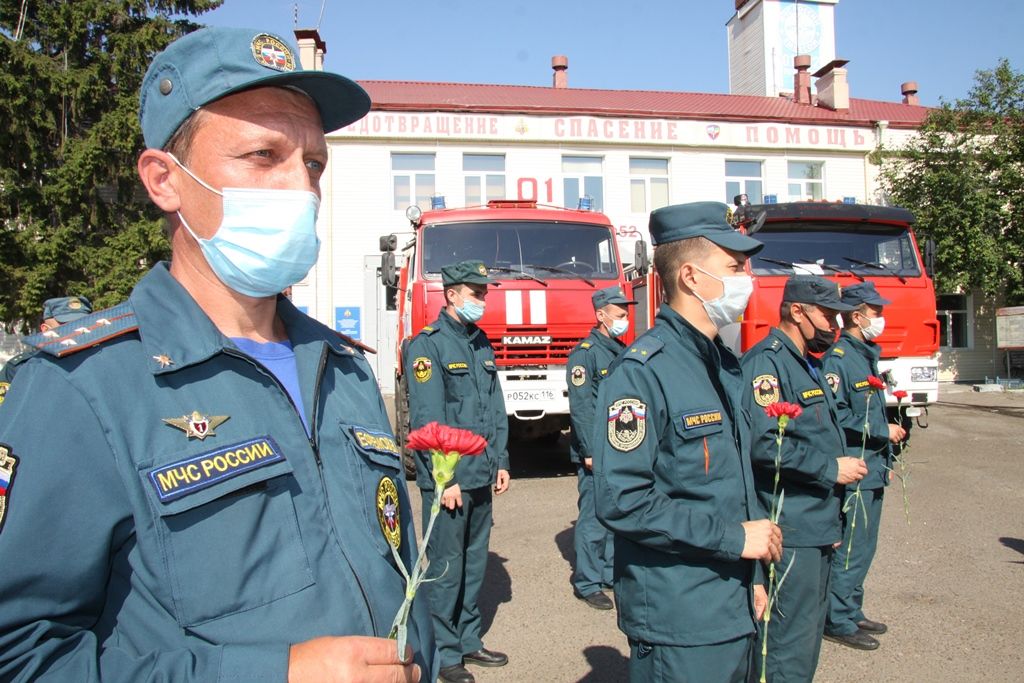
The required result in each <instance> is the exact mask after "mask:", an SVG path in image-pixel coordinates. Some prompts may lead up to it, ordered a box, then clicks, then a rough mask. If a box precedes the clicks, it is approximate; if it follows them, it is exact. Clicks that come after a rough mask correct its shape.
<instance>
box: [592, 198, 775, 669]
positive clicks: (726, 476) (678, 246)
mask: <svg viewBox="0 0 1024 683" xmlns="http://www.w3.org/2000/svg"><path fill="white" fill-rule="evenodd" d="M726 211H727V207H726V205H725V204H722V203H719V202H696V203H693V204H681V205H677V206H668V207H665V208H662V209H658V210H656V211H654V212H652V213H651V219H650V231H651V241H652V242H653V243H654V244H655V245H656V248H655V250H654V266H655V268H656V269H657V272H658V275H659V276H660V277H661V281H662V284H663V286H664V287H665V292H666V301H667V303H665V304H664V305H662V307H661V309H660V310H659V311H658V317H657V320H656V322H655V324H654V327H653V328H651V329H650V330H649V331H648V332H647V333H646V334H644V335H643V336H642V337H640V338H639V339H637V340H636V341H635V342H634V343H633V344H631V345H630V346H629V348H627V349H626V350H625V351H624V352H623V354H622V355H621V356H620V357H619V359H618V360H617V361H616V363H615V365H614V366H613V367H612V370H611V372H610V373H609V375H608V377H607V378H606V379H604V380H602V381H601V384H600V387H599V389H598V397H597V406H598V411H599V412H600V419H597V420H595V425H594V428H593V431H592V432H591V439H592V444H593V448H594V451H593V456H594V478H595V482H596V498H597V514H598V517H599V518H600V520H601V521H602V523H604V524H605V525H606V526H607V527H608V528H609V529H611V530H612V531H613V532H614V533H615V599H616V603H617V607H618V616H619V628H620V629H621V630H622V631H623V633H625V634H626V636H627V637H628V639H629V649H630V660H629V674H630V680H632V681H636V682H638V683H639V682H641V681H642V682H644V683H646V682H648V681H702V682H706V683H717V682H723V683H725V682H728V683H741V682H743V681H746V678H747V674H748V671H749V667H750V653H751V645H752V643H753V634H754V630H755V629H754V625H755V621H756V620H757V619H760V617H761V614H762V613H763V611H764V608H765V605H766V602H767V597H766V594H765V590H764V586H763V583H762V580H761V571H760V567H759V565H758V562H757V560H773V559H778V557H779V553H780V552H781V545H782V533H781V532H780V530H779V528H778V527H777V526H775V525H774V524H772V523H771V522H769V521H768V520H767V519H765V514H764V511H763V510H762V509H761V506H760V505H759V504H758V502H757V499H756V497H755V494H754V484H753V475H752V473H751V471H750V461H749V460H748V457H747V453H748V448H749V446H750V432H749V423H748V419H747V417H746V415H745V414H744V412H743V410H742V407H741V401H742V398H741V393H742V390H743V384H742V375H741V372H740V366H739V362H738V361H737V359H736V357H735V356H734V355H733V353H732V352H731V351H730V350H729V349H728V348H726V347H725V345H724V344H723V343H722V339H721V337H720V336H719V334H718V333H719V330H720V329H721V328H722V327H724V326H726V325H729V324H732V323H734V322H735V321H736V319H737V318H738V317H739V316H740V314H741V313H742V312H743V309H744V308H745V307H746V305H747V299H748V298H749V297H750V294H751V291H752V289H753V287H752V284H751V280H750V276H749V275H747V274H746V273H745V271H744V265H745V263H746V260H747V258H748V256H750V255H751V254H754V253H757V252H758V251H759V250H760V249H761V247H762V244H761V243H760V242H758V241H757V240H754V239H752V238H750V237H747V236H746V235H743V234H741V233H739V232H737V231H735V230H733V229H732V227H731V226H730V225H729V223H728V222H727V221H726Z"/></svg>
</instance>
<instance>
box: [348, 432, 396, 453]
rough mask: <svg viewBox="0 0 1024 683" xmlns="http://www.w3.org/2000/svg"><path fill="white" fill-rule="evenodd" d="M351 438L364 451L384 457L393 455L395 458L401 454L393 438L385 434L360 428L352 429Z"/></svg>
mask: <svg viewBox="0 0 1024 683" xmlns="http://www.w3.org/2000/svg"><path fill="white" fill-rule="evenodd" d="M352 436H354V437H355V440H356V445H357V446H358V447H359V448H361V449H362V450H364V451H375V452H377V453H383V454H385V455H393V456H395V457H396V458H397V457H398V456H399V455H401V454H402V451H401V450H399V448H398V444H397V443H395V438H394V437H393V436H391V435H390V434H388V433H386V432H375V431H371V430H369V429H363V428H362V427H353V428H352Z"/></svg>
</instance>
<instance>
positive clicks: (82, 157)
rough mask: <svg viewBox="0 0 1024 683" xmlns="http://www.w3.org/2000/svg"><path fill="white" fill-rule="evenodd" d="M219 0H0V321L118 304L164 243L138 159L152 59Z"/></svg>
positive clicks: (29, 320)
mask: <svg viewBox="0 0 1024 683" xmlns="http://www.w3.org/2000/svg"><path fill="white" fill-rule="evenodd" d="M221 2H222V0H150V1H145V0H74V1H73V2H72V1H70V0H44V1H40V0H0V64H2V65H3V68H2V69H0V118H2V120H3V125H2V126H0V149H2V150H4V153H3V154H2V155H0V320H2V321H4V323H5V325H6V326H7V327H8V328H9V329H10V328H12V327H13V326H14V325H15V324H16V323H17V322H18V321H24V322H23V323H22V326H23V329H24V328H25V327H27V326H29V325H31V324H33V323H34V322H35V321H37V320H38V318H39V314H40V309H41V305H42V301H43V300H44V299H46V298H48V297H53V296H63V295H65V294H79V295H85V296H88V297H89V298H90V299H92V301H93V304H94V305H95V306H97V307H103V306H109V305H112V304H115V303H117V302H118V301H120V300H122V299H124V298H125V297H126V296H127V295H128V293H129V292H130V291H131V288H132V287H133V286H134V285H135V283H136V282H137V281H138V279H139V277H141V276H142V275H143V274H144V273H145V271H146V270H147V269H148V268H149V266H151V265H152V264H153V263H154V262H156V261H158V260H160V259H162V258H166V257H167V256H168V254H169V246H168V244H167V241H166V238H165V237H164V235H163V228H162V223H161V219H160V215H159V212H158V211H157V210H156V209H155V207H153V206H152V205H151V204H150V203H149V202H148V200H147V198H146V195H145V192H144V191H143V190H142V186H141V184H140V183H139V181H138V178H137V174H136V171H135V162H136V158H137V156H138V154H139V152H140V151H141V150H142V148H143V143H142V134H141V132H140V130H139V124H138V118H137V111H138V93H139V87H140V86H141V83H142V78H143V75H144V74H145V71H146V67H147V66H148V64H149V61H150V60H151V58H152V56H153V55H154V54H156V53H157V52H159V51H160V50H162V49H163V48H164V47H166V46H167V45H168V44H169V43H170V42H171V41H173V40H174V39H176V38H178V37H179V36H181V35H184V34H185V33H188V32H189V31H192V30H194V29H196V28H198V25H197V24H195V23H193V22H192V21H190V20H189V19H188V18H187V17H191V16H196V15H199V14H202V13H203V12H206V11H209V10H211V9H214V8H216V7H218V6H219V5H220V4H221Z"/></svg>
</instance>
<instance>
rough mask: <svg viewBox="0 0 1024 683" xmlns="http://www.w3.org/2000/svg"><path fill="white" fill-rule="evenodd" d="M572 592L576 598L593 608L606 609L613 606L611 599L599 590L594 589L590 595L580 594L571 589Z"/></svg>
mask: <svg viewBox="0 0 1024 683" xmlns="http://www.w3.org/2000/svg"><path fill="white" fill-rule="evenodd" d="M572 594H573V595H575V596H576V599H577V600H582V601H583V602H585V603H587V605H588V606H590V607H593V608H594V609H602V610H607V609H612V608H613V607H615V603H613V602H612V599H611V598H609V597H608V596H607V595H605V594H604V593H602V592H601V591H594V592H593V593H591V594H590V595H581V594H580V592H579V591H578V590H575V589H573V591H572Z"/></svg>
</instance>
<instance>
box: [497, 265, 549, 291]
mask: <svg viewBox="0 0 1024 683" xmlns="http://www.w3.org/2000/svg"><path fill="white" fill-rule="evenodd" d="M487 270H497V271H499V272H502V273H512V274H514V275H522V276H523V277H526V278H529V279H531V280H535V281H537V282H539V283H541V284H542V285H544V286H545V287H547V286H548V283H547V282H545V281H544V280H541V279H540V278H539V277H537V276H536V275H531V274H530V273H527V272H526V271H525V270H515V269H514V268H504V267H502V266H490V267H489V268H488V269H487Z"/></svg>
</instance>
